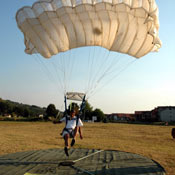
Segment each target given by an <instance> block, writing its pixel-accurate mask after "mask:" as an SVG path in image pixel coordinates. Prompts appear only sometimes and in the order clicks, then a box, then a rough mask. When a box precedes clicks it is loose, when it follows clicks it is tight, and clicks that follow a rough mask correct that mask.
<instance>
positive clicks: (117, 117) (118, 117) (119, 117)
mask: <svg viewBox="0 0 175 175" xmlns="http://www.w3.org/2000/svg"><path fill="white" fill-rule="evenodd" d="M106 116H107V118H108V120H110V121H133V120H135V118H134V114H128V113H112V114H108V115H106Z"/></svg>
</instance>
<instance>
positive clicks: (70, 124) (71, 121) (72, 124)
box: [60, 116, 83, 129]
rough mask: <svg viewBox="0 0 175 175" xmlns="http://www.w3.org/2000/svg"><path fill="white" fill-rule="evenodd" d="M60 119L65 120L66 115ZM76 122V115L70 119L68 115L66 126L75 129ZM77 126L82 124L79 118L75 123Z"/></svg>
mask: <svg viewBox="0 0 175 175" xmlns="http://www.w3.org/2000/svg"><path fill="white" fill-rule="evenodd" d="M60 121H61V122H66V117H63V118H62V119H61V120H60ZM76 122H77V117H76V116H74V117H73V118H72V119H70V116H68V120H67V125H66V128H72V129H75V127H76ZM77 126H83V122H82V121H81V119H80V118H79V119H78V124H77Z"/></svg>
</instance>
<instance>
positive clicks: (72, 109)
mask: <svg viewBox="0 0 175 175" xmlns="http://www.w3.org/2000/svg"><path fill="white" fill-rule="evenodd" d="M68 111H69V114H70V113H72V112H75V115H77V114H78V111H79V106H78V105H77V104H76V103H71V104H70V105H69V107H68Z"/></svg>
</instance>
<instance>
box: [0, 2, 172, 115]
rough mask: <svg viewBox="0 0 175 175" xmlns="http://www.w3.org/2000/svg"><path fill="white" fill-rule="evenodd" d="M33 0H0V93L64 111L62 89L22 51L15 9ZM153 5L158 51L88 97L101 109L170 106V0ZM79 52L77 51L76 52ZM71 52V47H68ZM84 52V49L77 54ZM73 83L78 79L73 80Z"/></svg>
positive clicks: (127, 110)
mask: <svg viewBox="0 0 175 175" xmlns="http://www.w3.org/2000/svg"><path fill="white" fill-rule="evenodd" d="M33 2H35V1H34V0H5V1H2V2H1V6H0V22H1V24H0V98H2V99H8V100H12V101H16V102H19V103H24V104H31V105H37V106H40V107H47V106H48V105H49V104H50V103H53V104H55V106H56V107H57V108H58V109H60V110H64V103H63V102H64V99H63V94H62V93H61V92H60V91H59V90H58V89H57V88H56V86H54V83H53V82H51V81H50V80H49V76H47V75H46V72H47V71H43V65H40V64H38V61H37V59H36V57H33V56H31V55H27V54H26V53H25V52H24V49H25V47H24V43H23V40H24V39H23V34H22V33H21V32H20V30H19V29H18V27H17V24H16V19H15V14H16V12H17V10H18V9H19V8H21V7H23V6H25V5H31V4H32V3H33ZM156 3H157V5H158V7H159V21H160V29H159V37H160V39H161V41H162V47H161V49H160V50H159V52H154V53H149V54H148V55H146V56H144V57H143V58H141V59H139V60H137V61H135V62H134V63H133V64H131V65H130V66H129V67H127V69H126V70H125V71H123V72H121V73H120V75H119V76H117V77H116V78H115V79H113V80H112V81H110V82H109V83H108V84H107V85H106V86H105V87H103V88H101V89H100V90H99V91H98V92H97V93H96V94H94V95H93V96H92V97H91V98H89V100H88V101H89V103H90V104H91V105H92V106H93V108H94V109H95V108H100V109H101V110H102V111H103V112H104V113H108V114H109V113H134V112H135V111H141V110H152V109H154V108H155V107H157V106H175V56H174V55H175V54H174V52H175V44H174V41H175V34H174V30H175V21H174V17H175V14H174V7H175V1H172V0H171V1H170V0H169V1H165V0H159V1H158V0H157V1H156ZM81 52H83V51H81ZM73 54H74V52H73ZM81 54H85V53H81ZM76 84H77V87H78V86H81V85H82V84H83V83H82V82H81V80H79V81H76Z"/></svg>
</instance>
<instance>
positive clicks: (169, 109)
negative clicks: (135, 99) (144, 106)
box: [152, 106, 175, 122]
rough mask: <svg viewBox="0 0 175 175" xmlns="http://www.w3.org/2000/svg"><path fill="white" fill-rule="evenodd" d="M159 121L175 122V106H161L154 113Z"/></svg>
mask: <svg viewBox="0 0 175 175" xmlns="http://www.w3.org/2000/svg"><path fill="white" fill-rule="evenodd" d="M152 112H153V113H154V114H155V115H156V117H157V118H158V120H159V121H162V122H175V106H159V107H157V108H155V109H154V110H153V111H152Z"/></svg>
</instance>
